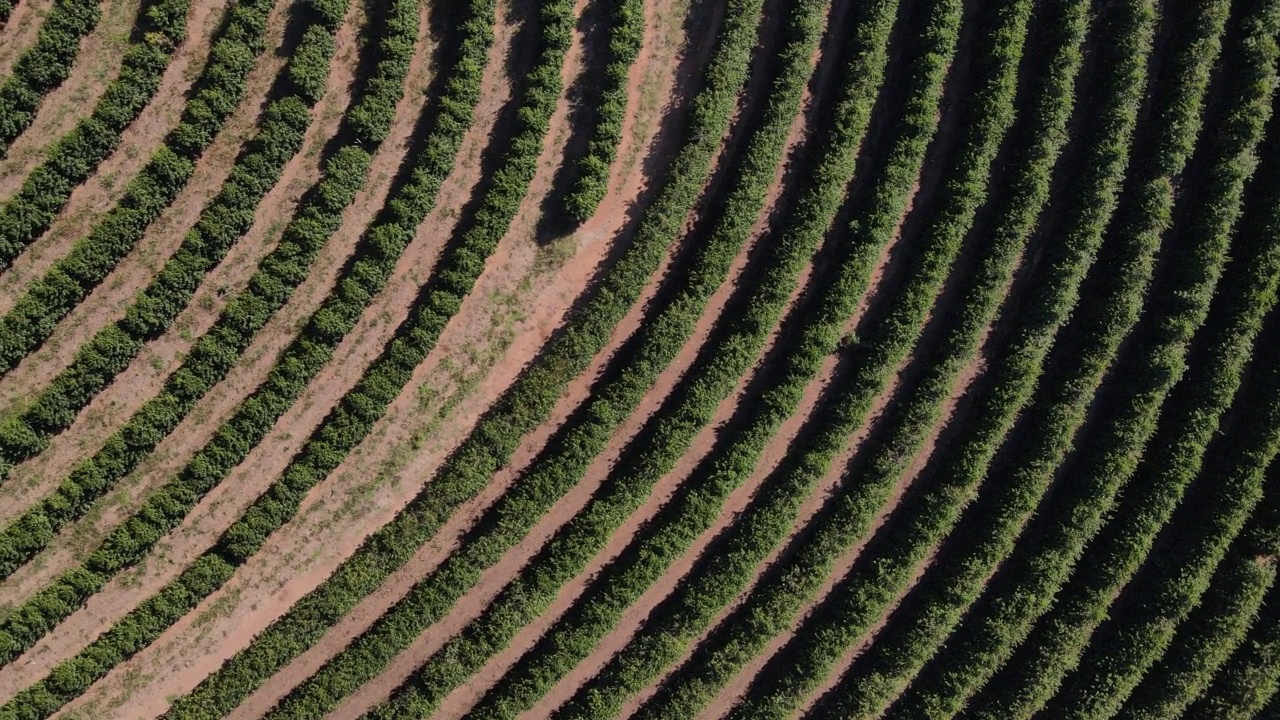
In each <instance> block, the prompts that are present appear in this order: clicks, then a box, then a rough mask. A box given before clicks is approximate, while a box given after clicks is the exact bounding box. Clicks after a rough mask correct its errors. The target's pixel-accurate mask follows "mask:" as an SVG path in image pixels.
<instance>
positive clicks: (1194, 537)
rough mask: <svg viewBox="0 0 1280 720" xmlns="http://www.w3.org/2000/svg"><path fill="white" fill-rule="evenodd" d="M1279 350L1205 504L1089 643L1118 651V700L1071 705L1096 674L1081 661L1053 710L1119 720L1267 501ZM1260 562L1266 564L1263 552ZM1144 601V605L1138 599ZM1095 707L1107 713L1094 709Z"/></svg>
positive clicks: (1260, 366) (1215, 463) (1265, 365)
mask: <svg viewBox="0 0 1280 720" xmlns="http://www.w3.org/2000/svg"><path fill="white" fill-rule="evenodd" d="M1272 348H1274V345H1271V346H1270V347H1265V348H1259V350H1260V352H1259V353H1258V354H1257V355H1256V356H1255V357H1254V358H1253V363H1252V365H1253V367H1254V369H1255V373H1254V378H1253V380H1254V382H1251V383H1249V384H1246V385H1245V386H1243V387H1242V394H1241V395H1240V399H1241V400H1243V401H1244V402H1245V404H1246V405H1247V407H1246V408H1244V412H1241V413H1240V417H1239V418H1238V421H1241V424H1240V425H1237V427H1239V428H1241V429H1242V430H1244V432H1243V437H1240V436H1239V435H1236V436H1235V437H1232V440H1233V441H1234V443H1233V444H1232V446H1231V447H1230V448H1227V447H1226V446H1225V445H1224V444H1221V443H1220V444H1219V445H1218V447H1217V448H1215V449H1219V453H1218V455H1219V456H1218V457H1215V458H1211V460H1210V461H1209V462H1208V463H1206V467H1205V471H1204V472H1202V473H1201V474H1200V477H1199V483H1197V485H1198V487H1196V488H1194V489H1193V492H1195V493H1197V494H1196V495H1195V497H1197V498H1199V499H1200V500H1201V501H1202V502H1203V503H1204V504H1203V505H1201V506H1199V507H1196V506H1188V507H1186V508H1185V511H1184V512H1183V513H1182V514H1181V515H1180V516H1179V517H1177V518H1175V519H1174V521H1173V522H1171V523H1170V524H1169V525H1168V529H1167V534H1166V535H1165V538H1162V539H1163V540H1165V544H1164V546H1163V547H1158V548H1157V550H1155V551H1153V552H1152V553H1151V554H1150V556H1148V557H1147V558H1146V563H1147V565H1146V570H1145V571H1144V572H1143V574H1142V575H1141V576H1140V577H1139V578H1137V579H1136V580H1135V581H1134V582H1132V583H1131V587H1129V588H1127V589H1126V591H1125V595H1124V596H1123V597H1122V601H1125V600H1127V601H1128V602H1127V603H1125V604H1124V605H1123V607H1122V608H1121V609H1122V610H1123V611H1124V612H1125V613H1126V614H1125V615H1120V616H1113V617H1115V618H1116V619H1114V620H1112V621H1111V622H1109V623H1107V624H1105V625H1103V626H1102V627H1101V628H1100V629H1099V631H1098V632H1097V633H1095V636H1094V637H1093V638H1092V640H1091V644H1090V645H1089V646H1088V653H1087V654H1086V656H1085V660H1086V662H1087V661H1088V660H1089V659H1090V656H1092V655H1093V654H1094V653H1100V652H1114V653H1116V654H1115V656H1114V659H1113V660H1111V661H1110V662H1109V663H1107V664H1108V665H1111V666H1116V667H1117V670H1116V674H1115V676H1113V677H1108V678H1107V681H1106V683H1105V684H1104V683H1099V689H1100V690H1102V691H1106V690H1111V691H1113V693H1114V695H1113V697H1111V698H1108V699H1107V700H1105V701H1102V700H1094V699H1092V698H1089V699H1088V700H1089V702H1064V700H1065V701H1075V700H1076V697H1077V696H1079V695H1081V694H1083V693H1081V692H1080V691H1075V692H1074V693H1072V692H1070V691H1071V690H1073V689H1074V682H1079V681H1080V680H1081V679H1083V678H1082V677H1081V676H1084V675H1085V674H1086V672H1082V670H1083V671H1088V670H1091V669H1092V667H1091V666H1088V665H1083V664H1082V666H1081V667H1080V668H1079V669H1077V671H1076V675H1074V676H1073V677H1072V678H1070V681H1069V682H1072V684H1069V685H1067V688H1066V689H1067V690H1068V693H1064V694H1063V695H1061V696H1059V697H1057V698H1054V699H1053V700H1052V701H1051V702H1050V707H1056V706H1059V705H1062V706H1064V708H1065V709H1066V711H1067V713H1068V714H1069V716H1072V717H1098V716H1101V715H1103V713H1108V716H1110V715H1114V713H1115V711H1116V710H1118V709H1119V707H1120V705H1121V704H1122V703H1123V702H1124V700H1125V699H1127V698H1128V697H1129V694H1130V692H1131V691H1132V690H1133V688H1134V687H1136V685H1137V684H1138V680H1140V679H1141V678H1142V676H1143V672H1144V671H1145V670H1147V669H1148V668H1149V667H1150V666H1151V665H1152V664H1154V662H1155V660H1156V659H1158V658H1159V657H1160V656H1161V654H1162V653H1163V652H1164V651H1165V650H1166V648H1168V646H1169V643H1170V642H1171V640H1172V636H1173V633H1174V630H1175V629H1176V628H1178V627H1182V626H1183V623H1184V622H1185V620H1186V618H1187V615H1188V614H1189V613H1190V611H1191V609H1192V608H1193V607H1195V606H1196V604H1197V603H1199V602H1200V600H1201V599H1202V597H1203V596H1204V593H1205V590H1206V589H1207V586H1208V583H1209V581H1210V579H1211V578H1212V576H1213V573H1214V571H1215V570H1216V569H1217V568H1218V566H1219V564H1220V563H1221V562H1222V560H1223V559H1224V557H1225V556H1226V554H1227V550H1228V548H1229V547H1230V545H1231V544H1232V542H1234V540H1235V539H1236V538H1237V537H1238V536H1239V535H1240V533H1241V530H1242V529H1243V527H1244V524H1245V522H1246V521H1247V520H1248V518H1249V516H1250V514H1251V512H1252V511H1253V508H1254V506H1256V505H1257V503H1258V501H1259V500H1260V499H1261V497H1262V494H1263V480H1264V478H1265V474H1266V469H1267V466H1268V465H1269V464H1270V463H1271V461H1272V460H1273V459H1274V458H1275V456H1276V451H1277V449H1280V357H1277V354H1276V353H1275V352H1268V350H1271V349H1272ZM1229 437H1230V436H1229ZM1223 455H1225V456H1226V457H1225V458H1224V457H1222V456H1223ZM1253 562H1254V564H1255V565H1258V564H1259V563H1258V557H1257V555H1254V557H1253ZM1264 567H1267V566H1266V565H1261V567H1260V569H1262V568H1264ZM1138 598H1141V599H1142V604H1141V605H1139V604H1138V603H1136V602H1134V600H1136V599H1138ZM1156 626H1159V627H1156ZM1091 706H1103V707H1104V709H1103V710H1101V711H1093V712H1090V711H1091V710H1093V708H1092V707H1091ZM1064 716H1065V715H1064Z"/></svg>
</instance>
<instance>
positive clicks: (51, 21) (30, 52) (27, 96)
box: [0, 0, 102, 157]
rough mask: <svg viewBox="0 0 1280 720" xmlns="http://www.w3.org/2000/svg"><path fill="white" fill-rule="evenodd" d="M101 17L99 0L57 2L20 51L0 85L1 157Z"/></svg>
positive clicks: (68, 67) (60, 78)
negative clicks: (33, 35) (31, 43)
mask: <svg viewBox="0 0 1280 720" xmlns="http://www.w3.org/2000/svg"><path fill="white" fill-rule="evenodd" d="M101 17H102V9H101V8H100V7H99V6H98V0H56V1H55V2H54V5H53V9H52V10H51V11H50V12H49V14H48V15H47V16H46V17H45V18H44V23H43V24H42V25H41V26H40V32H39V33H38V34H37V35H36V42H35V44H34V45H32V46H31V47H29V48H27V49H26V50H24V51H23V53H22V55H21V56H19V58H18V61H17V62H16V63H15V64H14V66H13V72H12V73H11V74H10V75H9V77H8V78H6V79H5V80H4V82H3V83H0V157H4V156H5V155H7V154H8V152H9V144H10V143H12V142H13V140H14V138H16V137H18V135H20V134H22V131H23V130H26V129H27V126H29V125H30V124H31V121H32V120H34V119H35V115H36V109H37V108H39V107H40V102H41V101H42V100H44V96H45V95H46V94H48V93H49V92H50V91H51V90H53V89H54V88H56V87H58V86H59V85H61V84H62V82H63V81H64V80H66V79H67V76H69V75H70V74H71V66H72V65H73V64H75V61H76V55H78V54H79V53H80V40H81V39H82V38H83V37H84V36H85V35H88V34H89V33H90V32H91V31H92V30H93V28H94V27H95V26H96V25H97V24H98V20H99V19H100V18H101Z"/></svg>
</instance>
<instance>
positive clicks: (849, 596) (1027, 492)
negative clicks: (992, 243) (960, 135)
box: [796, 5, 1133, 717]
mask: <svg viewBox="0 0 1280 720" xmlns="http://www.w3.org/2000/svg"><path fill="white" fill-rule="evenodd" d="M1084 9H1085V8H1083V7H1081V6H1079V5H1076V6H1075V7H1074V8H1070V9H1069V10H1068V12H1067V13H1066V14H1065V15H1062V16H1061V17H1060V20H1066V21H1067V22H1069V23H1072V24H1075V23H1079V22H1080V21H1081V20H1082V16H1081V15H1080V13H1082V12H1083V11H1084ZM1119 27H1120V28H1124V27H1125V26H1124V25H1120V26H1119ZM1128 27H1130V28H1132V27H1133V26H1132V25H1130V26H1128ZM1102 42H1104V43H1105V42H1111V39H1110V38H1108V39H1104V40H1102ZM1100 267H1102V266H1100ZM1081 270H1082V269H1081ZM1068 272H1069V273H1070V275H1068V276H1067V277H1066V278H1063V277H1061V276H1059V278H1060V280H1062V279H1067V280H1068V282H1067V283H1065V284H1064V283H1061V282H1059V283H1052V282H1051V283H1047V284H1043V285H1042V284H1039V283H1036V282H1035V281H1033V284H1034V285H1035V287H1036V288H1037V290H1039V292H1037V291H1036V290H1033V291H1032V292H1033V293H1035V294H1033V299H1032V301H1031V303H1030V304H1029V305H1027V306H1026V307H1025V308H1024V310H1023V313H1024V315H1023V317H1024V321H1023V323H1022V324H1021V325H1019V326H1017V327H1016V329H1015V330H1014V331H1013V332H1014V340H1013V342H1012V343H1010V344H1006V345H1002V346H1001V347H1000V348H999V349H998V350H997V351H996V353H995V355H996V357H995V358H994V359H993V360H992V362H991V363H990V364H989V366H988V374H987V375H986V377H984V384H983V387H982V388H981V390H979V391H976V392H975V395H976V397H975V398H974V400H975V401H976V402H975V407H974V412H975V413H976V415H975V416H967V417H965V418H963V419H962V420H956V421H953V422H958V423H959V425H958V427H959V431H958V434H957V436H956V437H955V438H953V439H952V440H951V441H950V442H949V443H948V445H947V446H946V448H945V449H944V450H943V451H942V452H940V453H939V454H938V455H937V456H936V457H935V458H934V459H933V460H932V461H931V463H930V465H929V466H928V467H927V468H926V471H925V472H926V477H930V478H934V479H936V480H938V481H939V482H938V483H937V484H935V485H932V486H929V487H926V488H925V489H924V490H923V491H922V492H921V493H920V494H914V495H912V496H911V497H910V498H909V499H908V500H907V502H906V503H905V504H904V506H903V508H902V509H901V510H900V511H899V513H898V515H896V516H895V517H894V518H891V519H890V520H889V523H890V525H889V527H888V528H886V530H885V531H884V532H883V533H882V534H881V536H880V537H879V538H878V539H877V540H876V541H874V542H873V543H872V544H870V545H868V547H867V548H865V549H864V550H863V551H862V558H865V560H863V559H860V560H859V561H858V564H857V565H855V568H854V570H853V572H852V573H851V574H850V575H849V576H848V577H846V578H845V579H844V580H842V581H841V583H840V585H839V586H838V587H837V588H836V590H835V591H834V593H833V596H832V600H830V601H829V602H828V603H827V604H826V605H825V606H824V609H823V610H822V612H823V613H828V614H830V616H831V617H832V618H839V619H837V620H832V619H830V618H828V619H826V620H823V619H819V620H815V621H813V625H811V627H810V628H809V629H808V630H806V631H802V634H801V637H807V636H808V634H807V633H814V632H823V630H822V629H821V628H823V626H824V622H837V623H840V624H841V625H846V624H849V623H850V622H851V620H850V618H853V617H857V614H862V623H863V625H862V630H863V631H865V629H866V628H867V627H869V623H870V622H872V621H874V620H876V619H878V618H879V617H880V610H879V609H878V608H882V607H883V606H884V605H886V604H887V603H889V602H890V601H892V599H893V597H894V596H895V595H896V594H897V593H898V592H900V591H901V588H902V587H903V585H904V584H905V583H906V582H908V580H909V577H910V573H912V572H913V571H914V570H915V568H916V567H917V566H918V565H919V563H921V562H923V561H924V560H925V558H926V556H927V554H928V553H929V552H930V551H931V549H932V548H933V547H934V546H936V545H937V544H938V543H939V542H943V541H944V539H945V538H948V537H949V536H952V533H953V529H954V528H955V527H956V524H957V521H958V520H959V515H960V512H961V510H962V509H963V508H964V504H965V503H966V502H967V500H968V498H969V497H970V496H971V495H972V494H973V492H974V488H975V487H978V486H981V487H982V488H984V490H986V492H987V495H986V496H984V497H983V502H981V503H979V504H978V505H976V506H974V507H971V508H969V513H968V514H967V515H966V516H965V517H964V521H965V522H964V524H962V525H961V526H960V527H961V528H962V529H961V530H959V531H955V533H954V536H955V537H960V538H964V540H963V541H962V545H963V547H961V548H958V549H956V550H954V551H952V554H946V553H944V557H943V559H942V560H940V561H939V563H938V566H937V567H934V568H932V569H931V571H930V572H929V574H927V575H926V576H925V578H924V580H923V581H922V582H921V585H920V586H919V587H917V588H916V589H915V590H914V592H913V595H912V596H911V597H910V602H908V603H906V604H905V605H904V606H903V608H902V609H901V610H899V611H898V612H897V613H896V614H895V616H894V617H893V619H892V621H891V622H890V623H889V624H888V626H887V627H886V628H884V629H882V630H880V631H879V632H878V633H877V637H876V640H875V644H874V645H873V646H872V647H871V648H870V649H869V650H868V652H866V653H864V654H862V655H861V656H859V657H858V659H857V660H856V661H855V663H854V665H853V667H852V668H851V669H850V670H849V671H848V672H847V673H846V674H845V676H844V677H843V678H842V680H841V682H840V683H839V684H838V685H837V686H836V687H835V688H833V689H832V690H831V691H830V692H829V693H827V694H826V695H825V696H824V698H823V701H822V703H821V704H820V705H819V708H818V709H817V711H816V713H815V714H817V715H822V716H836V715H842V716H848V717H867V716H870V715H874V714H877V713H879V712H880V711H881V710H882V708H883V706H884V704H885V703H886V702H887V701H889V700H891V699H893V697H894V696H895V695H897V694H898V693H899V692H901V690H902V688H903V686H904V685H905V684H906V682H907V681H908V680H910V679H911V678H912V677H913V676H914V675H915V674H916V673H917V672H918V671H919V667H920V665H921V664H923V663H924V662H925V661H926V660H927V659H928V658H929V656H930V655H931V654H932V653H933V652H934V650H935V649H936V647H937V645H938V644H939V643H940V642H942V641H943V640H944V639H945V637H946V631H947V630H949V628H950V627H952V626H953V625H954V624H955V622H956V621H957V620H958V619H959V617H960V614H961V613H962V612H963V610H964V608H965V607H967V606H968V604H969V603H970V602H972V600H973V598H974V597H976V596H977V594H978V593H979V592H980V591H981V589H982V587H983V585H984V583H985V582H986V579H987V577H988V575H989V573H990V572H991V568H992V567H993V566H994V565H996V564H997V563H998V562H999V561H1000V560H1001V559H1003V557H1005V556H1006V555H1007V554H1008V552H1009V549H1010V546H1011V545H1012V542H1013V539H1014V538H1015V537H1016V536H1017V533H1018V531H1019V530H1020V528H1021V525H1022V522H1023V520H1024V519H1025V516H1026V514H1028V513H1029V512H1030V510H1031V509H1032V508H1033V507H1034V504H1035V502H1036V500H1037V499H1038V497H1039V493H1040V492H1041V491H1042V490H1043V486H1042V485H1040V484H1038V483H1037V482H1035V478H1036V476H1034V475H1032V476H1031V477H1027V476H1026V475H1025V474H1023V475H1015V476H1014V477H1015V480H1016V481H1014V482H1010V481H1009V480H1008V479H1007V478H1002V479H1001V480H1000V481H995V480H994V479H988V480H987V481H986V482H983V481H984V476H987V475H988V474H989V473H990V471H991V470H990V463H991V460H992V458H993V456H994V455H995V453H996V450H997V449H998V447H999V446H1000V444H1001V443H1003V442H1004V440H1005V438H1006V436H1007V433H1008V432H1009V430H1010V428H1011V427H1012V425H1013V422H1014V419H1015V418H1016V417H1017V414H1018V412H1019V411H1020V410H1021V409H1022V408H1023V406H1024V405H1025V404H1026V403H1027V401H1028V400H1029V399H1030V396H1031V392H1032V390H1033V388H1034V387H1035V386H1036V382H1037V381H1038V379H1039V376H1040V374H1041V368H1042V365H1043V361H1044V358H1045V356H1046V353H1047V352H1048V350H1049V347H1050V343H1052V342H1053V341H1054V338H1055V337H1056V336H1057V331H1058V329H1059V328H1060V327H1061V326H1062V323H1063V321H1064V320H1065V318H1066V316H1067V313H1068V312H1069V311H1070V308H1071V307H1072V305H1074V303H1075V300H1076V298H1077V297H1078V290H1077V288H1078V285H1077V283H1078V279H1079V277H1080V272H1079V271H1077V272H1071V271H1070V270H1068ZM1072 276H1074V277H1072ZM1049 288H1052V289H1053V290H1054V291H1055V292H1044V290H1045V289H1049ZM1123 330H1124V327H1123V325H1121V326H1120V327H1119V328H1118V329H1117V331H1114V332H1110V333H1106V334H1103V335H1100V336H1095V337H1094V338H1093V339H1092V340H1091V341H1088V342H1086V341H1084V340H1079V341H1075V342H1062V338H1059V342H1060V343H1061V344H1060V345H1059V348H1060V349H1059V351H1058V355H1059V362H1063V363H1065V364H1066V365H1068V366H1070V367H1072V368H1073V372H1077V373H1080V372H1081V371H1084V372H1082V373H1081V374H1084V375H1085V376H1086V378H1089V377H1092V378H1093V380H1092V382H1096V379H1097V378H1098V377H1100V376H1101V374H1102V373H1103V372H1104V370H1105V368H1106V367H1107V364H1108V358H1109V357H1110V355H1111V354H1112V353H1114V349H1115V347H1116V346H1117V344H1118V343H1119V341H1120V339H1121V338H1122V337H1123ZM1064 350H1065V353H1066V355H1069V358H1068V359H1065V360H1064V359H1063V358H1064V357H1065V355H1064ZM1092 382H1091V381H1089V380H1084V381H1081V382H1078V383H1072V384H1071V385H1070V387H1074V388H1089V387H1092ZM1089 397H1090V394H1089V393H1083V392H1076V393H1074V394H1073V393H1065V394H1062V395H1059V396H1057V397H1053V398H1050V399H1049V400H1046V399H1045V398H1043V397H1042V398H1040V399H1039V401H1038V402H1037V404H1036V405H1034V406H1033V407H1032V408H1031V412H1030V414H1029V416H1030V417H1031V418H1033V420H1032V422H1033V423H1037V422H1038V423H1041V424H1044V423H1045V418H1050V419H1052V420H1054V421H1060V420H1061V419H1063V418H1071V417H1073V416H1074V417H1079V415H1080V413H1082V412H1083V409H1084V407H1085V406H1086V403H1087V401H1088V399H1089ZM935 402H937V399H935ZM902 407H903V411H902V415H903V416H906V417H910V416H911V415H912V414H914V413H912V412H911V410H910V408H909V407H908V406H905V405H904V406H902ZM926 427H927V426H926ZM922 431H923V430H917V431H916V432H922ZM895 432H896V429H895ZM907 437H909V435H908V436H907ZM885 444H886V445H888V446H889V448H890V450H889V452H888V453H887V454H884V451H883V450H881V449H879V448H878V449H877V453H880V454H875V453H873V456H872V458H871V459H870V460H869V461H868V462H867V464H868V465H869V466H871V467H872V468H885V467H890V468H892V467H894V466H895V465H897V466H898V468H897V471H898V472H900V471H901V468H902V467H903V466H905V464H906V463H907V462H908V461H909V460H910V458H911V457H912V456H913V455H914V453H915V452H916V449H915V447H912V446H911V445H904V444H903V443H901V442H898V441H896V440H893V439H890V440H888V441H887V442H886V443H885ZM873 472H874V471H873ZM992 494H994V496H995V499H994V500H992V499H990V498H991V496H992ZM871 566H874V568H875V569H874V570H872V569H871ZM868 573H872V574H874V575H875V576H876V579H875V580H874V581H873V580H872V579H871V578H870V577H868ZM895 574H896V582H897V583H898V586H897V588H893V587H890V588H887V589H876V588H877V587H883V585H884V584H885V581H884V579H883V576H892V575H895ZM886 590H887V592H886ZM856 595H860V596H861V597H855V596H856ZM844 613H847V615H842V614H844ZM801 642H803V640H799V639H798V640H797V641H796V643H797V645H796V647H799V643H801ZM926 712H928V710H922V709H920V708H915V709H913V710H911V711H910V712H909V713H908V716H913V717H914V716H919V715H920V714H923V713H926ZM912 713H915V714H914V715H913V714H912Z"/></svg>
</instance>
